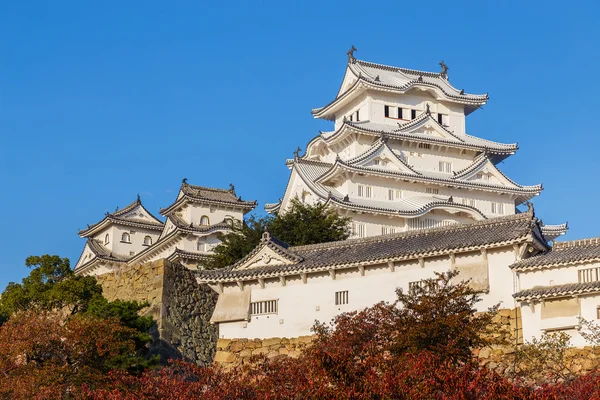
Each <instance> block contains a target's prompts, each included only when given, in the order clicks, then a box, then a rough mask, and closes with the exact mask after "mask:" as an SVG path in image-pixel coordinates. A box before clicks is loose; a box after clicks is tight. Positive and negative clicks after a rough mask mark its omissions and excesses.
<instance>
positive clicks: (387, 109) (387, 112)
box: [383, 106, 390, 118]
mask: <svg viewBox="0 0 600 400" xmlns="http://www.w3.org/2000/svg"><path fill="white" fill-rule="evenodd" d="M383 115H384V116H385V117H386V118H389V117H390V106H383Z"/></svg>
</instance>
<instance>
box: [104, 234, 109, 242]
mask: <svg viewBox="0 0 600 400" xmlns="http://www.w3.org/2000/svg"><path fill="white" fill-rule="evenodd" d="M109 242H110V236H108V233H107V234H106V236H104V244H108V243H109Z"/></svg>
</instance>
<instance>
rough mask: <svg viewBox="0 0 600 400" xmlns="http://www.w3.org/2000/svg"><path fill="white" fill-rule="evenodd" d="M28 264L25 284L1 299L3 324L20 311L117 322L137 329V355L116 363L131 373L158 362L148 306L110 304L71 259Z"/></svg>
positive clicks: (36, 260) (35, 259)
mask: <svg viewBox="0 0 600 400" xmlns="http://www.w3.org/2000/svg"><path fill="white" fill-rule="evenodd" d="M25 265H26V266H27V267H29V268H31V273H30V274H29V276H27V277H25V278H23V280H22V282H21V283H14V282H11V283H10V284H9V285H8V286H7V287H6V289H5V290H4V292H3V293H2V296H1V297H0V324H2V323H4V322H6V321H8V320H9V318H10V317H11V316H13V315H15V314H19V313H20V312H24V311H28V310H38V311H60V312H61V313H62V314H63V315H65V317H66V318H67V319H68V318H69V317H70V316H75V315H81V316H87V317H91V318H97V319H102V320H107V319H116V320H118V321H119V323H120V324H122V325H123V326H125V327H127V328H131V329H133V330H134V331H135V332H136V334H135V335H134V336H133V339H134V340H135V344H136V350H137V353H136V355H135V356H131V354H130V353H125V356H123V357H121V358H120V359H114V360H113V361H112V362H113V363H115V364H118V365H119V367H121V368H124V369H129V370H141V369H143V368H146V367H149V366H152V365H154V364H156V363H157V361H158V358H157V357H148V356H147V354H148V349H149V343H150V342H151V341H152V337H151V335H150V329H151V328H152V326H153V325H154V321H153V320H152V317H144V316H140V315H139V314H138V313H139V311H140V310H142V309H143V308H144V307H146V306H147V304H140V303H138V302H135V301H121V300H115V301H108V300H107V299H106V298H104V297H103V296H102V286H100V285H99V284H98V282H97V281H96V278H95V277H93V276H78V275H75V273H74V272H73V270H72V269H71V266H70V262H69V259H67V258H61V257H59V256H56V255H48V254H46V255H43V256H30V257H27V259H26V261H25Z"/></svg>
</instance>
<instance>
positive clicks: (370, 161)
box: [347, 140, 419, 175]
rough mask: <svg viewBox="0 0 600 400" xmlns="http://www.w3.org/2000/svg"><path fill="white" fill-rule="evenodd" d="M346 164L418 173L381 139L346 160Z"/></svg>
mask: <svg viewBox="0 0 600 400" xmlns="http://www.w3.org/2000/svg"><path fill="white" fill-rule="evenodd" d="M347 164H348V165H352V166H357V167H363V168H370V169H377V170H383V171H395V172H401V173H405V174H413V175H419V174H418V173H417V172H416V171H415V170H413V169H412V168H411V167H410V166H409V165H408V164H407V163H406V162H405V161H404V160H402V158H401V156H399V155H398V154H396V153H394V151H393V150H392V149H391V148H390V147H389V146H388V145H387V144H386V143H385V141H383V140H379V141H378V142H375V144H374V145H373V146H372V147H371V149H369V150H367V151H366V152H365V153H363V154H361V155H360V156H358V157H355V158H354V159H351V160H348V162H347Z"/></svg>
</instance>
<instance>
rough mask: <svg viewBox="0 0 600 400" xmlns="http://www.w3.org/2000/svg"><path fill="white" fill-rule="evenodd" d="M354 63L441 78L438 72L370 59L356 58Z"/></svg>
mask: <svg viewBox="0 0 600 400" xmlns="http://www.w3.org/2000/svg"><path fill="white" fill-rule="evenodd" d="M356 63H358V64H361V65H366V66H369V67H373V68H379V69H383V70H387V71H394V72H398V71H400V72H403V73H405V74H410V75H424V76H429V77H431V78H441V77H442V74H441V73H439V72H429V71H421V70H417V69H410V68H402V67H396V66H393V65H386V64H379V63H374V62H371V61H365V60H359V59H356Z"/></svg>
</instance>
